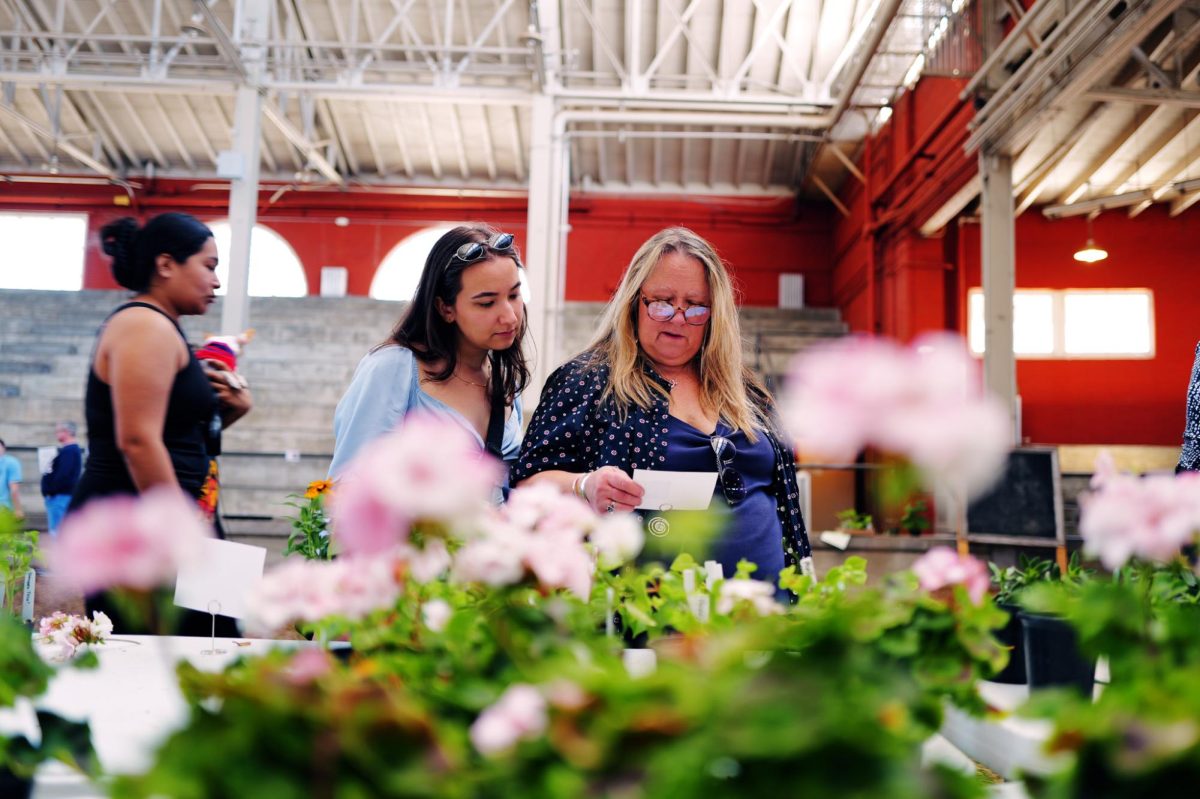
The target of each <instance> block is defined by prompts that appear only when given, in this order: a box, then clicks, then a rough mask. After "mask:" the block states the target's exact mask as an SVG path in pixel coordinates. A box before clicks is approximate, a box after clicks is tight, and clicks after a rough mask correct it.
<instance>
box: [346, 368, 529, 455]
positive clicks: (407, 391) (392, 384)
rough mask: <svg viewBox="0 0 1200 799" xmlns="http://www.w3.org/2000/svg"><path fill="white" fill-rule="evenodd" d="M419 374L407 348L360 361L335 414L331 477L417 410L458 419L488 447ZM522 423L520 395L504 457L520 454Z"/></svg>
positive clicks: (508, 426)
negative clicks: (427, 390) (424, 386)
mask: <svg viewBox="0 0 1200 799" xmlns="http://www.w3.org/2000/svg"><path fill="white" fill-rule="evenodd" d="M420 376H421V370H420V369H419V368H417V360H416V358H414V357H413V353H412V350H410V349H408V348H407V347H400V346H396V345H389V346H386V347H380V348H379V349H377V350H375V351H374V352H372V353H369V354H368V355H367V356H366V357H364V358H363V359H362V360H361V361H359V363H358V368H357V369H355V370H354V378H353V379H352V380H351V381H350V387H349V388H348V389H346V393H345V394H344V395H343V396H342V399H341V401H339V402H338V404H337V410H335V411H334V412H333V436H334V445H333V463H331V464H330V466H329V474H330V476H332V477H336V476H337V475H338V473H339V472H341V471H342V469H344V468H346V465H347V464H348V463H349V462H350V461H351V460H352V459H353V458H354V456H355V455H356V454H358V451H359V450H360V449H361V448H362V447H363V445H364V444H366V443H367V442H369V441H373V440H374V439H376V438H378V437H379V436H381V435H383V434H384V433H386V432H388V431H389V430H391V429H392V428H394V427H395V426H396V425H397V424H399V422H400V420H401V419H403V418H404V417H405V416H406V415H407V414H409V413H412V412H413V411H416V410H423V411H431V412H433V413H437V414H441V415H443V416H445V417H446V418H448V419H452V420H454V421H455V422H457V423H458V424H460V425H462V426H463V427H464V428H466V429H467V430H468V431H469V432H470V433H471V435H472V436H474V437H475V440H476V441H478V442H479V448H480V449H484V446H485V445H484V441H483V438H482V437H481V436H480V435H479V431H477V430H476V429H475V427H474V425H472V424H471V423H470V422H468V421H467V419H466V417H465V416H463V415H462V414H461V413H459V412H458V411H456V410H454V408H451V407H450V406H449V405H447V404H446V403H444V402H442V401H441V400H439V399H437V398H436V397H431V396H430V395H428V394H426V393H425V392H424V391H422V390H421V381H420ZM521 426H522V414H521V398H520V397H517V399H516V401H515V402H514V403H513V409H512V413H510V414H509V415H508V418H507V419H506V420H505V422H504V437H503V439H502V444H501V447H500V452H501V454H502V455H503V456H504V459H505V460H511V459H513V458H516V457H517V454H518V453H519V452H520V450H521Z"/></svg>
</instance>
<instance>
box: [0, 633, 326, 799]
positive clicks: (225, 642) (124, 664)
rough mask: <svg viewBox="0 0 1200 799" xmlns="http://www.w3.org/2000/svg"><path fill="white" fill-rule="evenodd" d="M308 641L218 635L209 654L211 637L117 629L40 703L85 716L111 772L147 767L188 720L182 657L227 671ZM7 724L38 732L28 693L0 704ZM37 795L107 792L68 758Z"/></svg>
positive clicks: (48, 771) (47, 798) (83, 796)
mask: <svg viewBox="0 0 1200 799" xmlns="http://www.w3.org/2000/svg"><path fill="white" fill-rule="evenodd" d="M234 641H238V642H240V643H241V644H244V645H242V646H239V645H236V644H235V643H234ZM306 646H316V644H312V643H310V642H308V641H272V640H252V639H245V638H236V639H234V638H218V639H216V648H217V650H223V653H222V654H207V655H206V654H201V653H202V652H203V651H205V650H209V649H211V648H212V639H210V638H184V637H166V636H148V635H128V636H118V637H116V638H113V639H112V640H110V641H108V642H107V643H105V644H104V645H102V646H99V647H96V648H95V652H96V655H97V657H98V659H99V661H100V665H99V667H98V668H96V669H88V670H78V669H71V668H63V669H61V670H60V671H59V672H58V674H57V675H56V676H55V677H54V678H53V679H52V680H51V682H50V687H49V689H48V690H47V692H46V693H45V695H43V696H42V697H40V698H38V700H37V702H36V707H37V708H39V709H42V710H49V711H52V712H54V713H57V714H58V715H60V716H62V717H63V718H67V719H71V720H75V721H82V720H84V719H86V720H87V721H88V722H89V723H90V724H91V730H92V744H93V746H94V747H95V749H96V754H97V756H98V757H99V759H100V763H101V765H102V766H103V767H104V770H105V771H106V772H108V773H111V774H131V773H140V772H143V771H145V770H146V769H148V768H149V767H150V765H151V764H152V763H153V758H154V752H155V750H156V749H157V747H158V745H159V743H161V742H162V741H163V739H164V738H165V737H166V736H167V735H169V734H170V733H171V732H173V731H175V730H177V729H179V728H180V727H181V726H182V725H183V724H184V723H185V722H186V721H187V717H188V709H187V703H186V702H185V701H184V698H183V695H182V694H181V693H180V690H179V685H178V683H177V682H176V680H175V666H176V664H178V663H179V662H180V661H184V660H186V661H188V662H189V663H191V664H193V665H194V666H196V667H197V668H199V669H202V670H206V671H220V670H221V669H224V668H225V667H226V666H227V665H229V663H231V662H232V661H233V660H234V659H236V658H238V657H241V656H243V655H261V654H263V653H265V652H267V651H269V650H271V649H278V648H285V649H295V648H298V647H306ZM0 729H2V730H3V731H5V732H9V733H12V732H18V731H19V732H24V733H26V734H30V733H31V732H35V731H36V717H35V715H34V704H33V703H30V702H28V701H22V702H20V703H19V704H18V705H17V707H15V708H13V709H11V710H9V709H5V710H4V711H0ZM33 795H34V799H93V797H101V796H103V793H101V792H100V791H98V790H97V789H96V788H95V787H94V786H92V785H90V784H89V783H88V782H87V781H86V780H85V779H84V778H83V777H81V776H80V775H78V774H75V773H74V772H72V771H70V770H69V769H67V768H66V767H65V766H63V765H61V764H58V763H49V764H46V765H45V766H44V767H43V768H42V769H41V770H40V771H39V772H38V778H37V783H36V785H35V787H34V793H33Z"/></svg>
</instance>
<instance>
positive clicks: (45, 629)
mask: <svg viewBox="0 0 1200 799" xmlns="http://www.w3.org/2000/svg"><path fill="white" fill-rule="evenodd" d="M112 629H113V625H112V620H110V619H109V618H108V616H107V615H105V614H104V613H101V612H100V611H98V610H96V611H92V618H91V619H88V618H87V617H86V616H75V615H68V614H66V613H63V612H62V611H61V610H56V611H55V612H54V613H52V614H51V615H49V616H46V617H44V618H43V619H42V620H41V621H40V622H39V623H38V632H37V642H38V643H39V644H45V645H47V646H49V647H51V650H50V653H49V655H50V659H51V660H69V659H70V658H73V657H75V654H76V653H77V652H78V651H79V650H80V648H82V647H85V646H89V645H93V644H103V643H104V642H105V641H107V640H108V637H109V636H110V635H111V634H112Z"/></svg>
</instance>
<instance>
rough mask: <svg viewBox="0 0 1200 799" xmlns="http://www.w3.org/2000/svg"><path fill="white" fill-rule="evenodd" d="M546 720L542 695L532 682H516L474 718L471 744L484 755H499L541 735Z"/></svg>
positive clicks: (544, 701) (544, 700)
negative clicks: (520, 742) (528, 683)
mask: <svg viewBox="0 0 1200 799" xmlns="http://www.w3.org/2000/svg"><path fill="white" fill-rule="evenodd" d="M546 723H547V718H546V699H545V697H543V696H542V694H541V692H539V691H538V689H537V688H535V687H533V686H532V685H527V684H524V683H517V684H516V685H511V686H509V688H508V690H507V691H505V692H504V694H503V695H502V696H501V697H500V698H499V699H498V700H496V703H495V704H494V705H492V706H491V707H489V708H487V709H485V710H484V711H483V713H481V714H480V715H479V718H477V719H475V723H474V724H472V725H471V730H470V736H471V743H473V744H474V745H475V748H476V749H478V750H479V751H480V753H482V754H484V755H495V754H499V753H501V752H504V751H507V750H509V749H511V748H512V747H514V746H515V745H516V744H517V742H518V741H523V740H529V739H531V738H536V737H537V736H539V735H541V734H542V732H544V731H545V729H546Z"/></svg>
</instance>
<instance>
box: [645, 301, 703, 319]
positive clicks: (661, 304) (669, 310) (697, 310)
mask: <svg viewBox="0 0 1200 799" xmlns="http://www.w3.org/2000/svg"><path fill="white" fill-rule="evenodd" d="M642 303H643V304H644V305H645V306H646V316H649V317H650V318H651V319H653V320H654V321H655V322H670V321H671V320H672V319H674V318H675V314H677V313H683V321H685V322H687V323H688V324H689V325H702V324H704V323H705V322H707V321H708V317H709V314H710V313H712V309H711V308H709V307H708V306H707V305H689V306H688V307H687V308H680V307H678V306H675V305H672V304H671V303H669V302H667V301H666V300H652V299H650V298H649V297H642Z"/></svg>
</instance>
